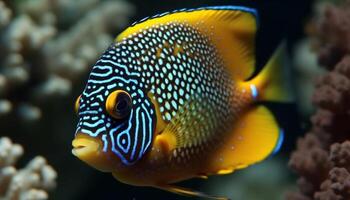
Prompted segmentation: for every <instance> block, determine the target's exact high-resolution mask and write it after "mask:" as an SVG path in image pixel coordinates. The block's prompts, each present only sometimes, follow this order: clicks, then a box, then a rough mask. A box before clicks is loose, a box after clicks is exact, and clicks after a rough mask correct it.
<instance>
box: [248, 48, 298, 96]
mask: <svg viewBox="0 0 350 200" xmlns="http://www.w3.org/2000/svg"><path fill="white" fill-rule="evenodd" d="M285 46H286V45H285V43H282V44H281V45H280V46H279V47H278V48H277V50H276V51H275V53H274V54H273V56H272V57H271V59H270V60H269V61H268V63H267V64H266V66H265V67H264V68H263V70H262V71H261V72H260V73H259V74H258V75H257V76H256V77H255V78H253V79H252V80H251V81H249V84H250V85H254V86H256V88H257V91H259V96H258V99H259V100H262V101H277V102H291V101H293V99H294V97H293V94H292V90H291V86H290V83H289V82H290V81H289V80H288V78H287V77H288V74H287V72H286V68H285V66H284V62H283V61H284V60H285V56H286V52H285V49H286V48H285Z"/></svg>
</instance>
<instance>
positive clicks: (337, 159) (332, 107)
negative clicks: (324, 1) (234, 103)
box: [287, 0, 350, 200]
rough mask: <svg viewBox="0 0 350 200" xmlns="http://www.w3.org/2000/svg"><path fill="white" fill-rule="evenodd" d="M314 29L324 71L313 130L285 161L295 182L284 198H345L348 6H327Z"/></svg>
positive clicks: (348, 191)
mask: <svg viewBox="0 0 350 200" xmlns="http://www.w3.org/2000/svg"><path fill="white" fill-rule="evenodd" d="M314 25H315V26H314V27H315V29H314V31H313V32H312V37H313V39H314V42H316V43H315V44H314V47H315V49H316V51H317V52H318V62H319V64H320V65H322V66H324V68H325V69H326V70H328V71H327V72H326V73H325V74H324V75H322V76H320V77H319V78H318V80H317V81H316V84H315V91H314V94H313V97H312V102H313V104H314V105H315V106H316V113H315V114H314V115H313V116H312V117H311V123H312V127H311V129H310V131H309V132H308V133H307V134H306V135H305V137H303V138H301V139H299V140H298V142H297V150H296V151H295V152H293V154H292V156H291V158H290V161H289V165H290V167H291V168H292V169H294V170H295V171H296V172H297V174H298V175H299V176H300V178H299V179H298V181H297V184H298V187H299V192H294V193H289V194H288V195H287V199H288V200H311V199H316V200H326V199H327V200H330V199H332V200H343V199H350V174H349V172H350V140H349V139H350V126H349V121H350V104H349V103H348V102H349V100H350V48H349V47H350V1H349V0H348V1H346V2H344V3H343V4H342V5H341V6H327V7H326V8H325V9H324V12H323V14H322V15H321V16H319V17H318V18H317V20H316V21H315V22H314Z"/></svg>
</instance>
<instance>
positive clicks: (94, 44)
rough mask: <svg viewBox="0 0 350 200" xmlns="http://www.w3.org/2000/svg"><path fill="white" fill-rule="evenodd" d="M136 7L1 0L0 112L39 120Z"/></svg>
mask: <svg viewBox="0 0 350 200" xmlns="http://www.w3.org/2000/svg"><path fill="white" fill-rule="evenodd" d="M133 12H134V9H133V7H132V6H131V5H130V4H128V3H126V2H124V1H111V0H109V1H102V0H86V1H67V0H55V1H54V0H29V1H15V2H12V1H5V0H0V117H7V116H10V115H11V114H13V115H14V116H16V117H18V118H19V119H24V120H27V121H31V120H32V121H33V120H37V119H39V118H40V117H41V116H42V109H41V107H43V105H44V104H45V102H48V101H49V100H53V101H54V100H56V101H57V99H59V97H64V96H68V95H70V94H72V88H73V86H74V83H75V82H77V81H79V82H82V79H83V78H85V76H86V75H87V73H88V71H89V69H90V68H91V66H92V65H93V64H94V62H95V61H96V60H97V58H98V56H99V55H100V54H101V53H102V52H103V51H104V50H105V49H106V47H107V46H108V45H109V44H110V43H112V42H113V36H115V34H116V33H117V32H118V31H120V30H121V29H122V28H124V27H125V26H126V25H127V24H128V22H129V18H130V16H131V15H132V14H133Z"/></svg>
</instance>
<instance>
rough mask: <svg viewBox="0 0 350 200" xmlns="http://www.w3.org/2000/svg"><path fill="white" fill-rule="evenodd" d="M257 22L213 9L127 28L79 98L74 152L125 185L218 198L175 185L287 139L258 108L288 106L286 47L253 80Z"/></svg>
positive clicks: (245, 13) (250, 159)
mask: <svg viewBox="0 0 350 200" xmlns="http://www.w3.org/2000/svg"><path fill="white" fill-rule="evenodd" d="M256 18H257V11H256V10H255V9H253V8H247V7H243V6H217V7H205V8H198V9H183V10H177V11H174V12H169V13H163V14H160V15H156V16H154V17H151V18H147V19H144V20H141V21H140V22H137V23H135V24H133V25H132V26H131V27H129V28H127V29H126V30H125V31H124V32H122V33H121V34H120V35H119V36H118V37H117V38H116V40H115V43H113V44H112V45H111V46H110V47H109V48H108V49H107V50H106V51H105V52H104V54H103V55H102V56H101V57H100V59H99V60H98V61H97V63H96V64H95V65H94V66H93V68H92V71H91V73H90V76H89V79H88V81H87V84H86V87H85V89H84V91H83V93H82V94H81V95H80V97H79V98H78V99H77V102H76V111H77V113H78V115H79V122H78V125H77V130H76V133H75V139H74V140H73V143H72V144H73V147H74V148H73V150H72V152H73V154H74V155H75V156H77V157H78V158H79V159H81V160H82V161H84V162H86V163H87V164H89V165H91V166H92V167H94V168H96V169H98V170H101V171H103V172H110V173H112V174H113V176H114V177H115V178H116V179H117V180H119V181H121V182H124V183H127V184H131V185H136V186H151V187H155V188H160V189H164V190H167V191H170V192H174V193H178V194H183V195H189V196H199V197H208V198H213V199H221V198H220V197H215V196H209V195H206V194H204V193H201V192H197V191H193V190H191V189H187V188H181V187H178V186H175V185H174V183H176V182H179V181H182V180H186V179H190V178H194V177H207V176H208V175H214V174H227V173H231V172H233V171H234V170H236V169H241V168H245V167H247V166H249V165H251V164H254V163H256V162H259V161H261V160H263V159H264V158H266V157H268V156H269V155H270V154H271V153H273V152H276V151H277V150H278V149H279V148H280V146H281V143H282V140H283V132H282V131H281V129H280V128H279V126H278V124H277V122H276V120H275V118H274V117H273V115H272V114H271V112H270V111H269V110H268V109H267V108H266V107H265V106H263V105H258V104H256V102H259V101H280V102H283V101H288V100H289V99H290V95H289V94H288V93H287V90H286V89H285V88H284V87H283V86H284V85H285V84H284V83H283V80H282V78H281V76H280V73H279V71H280V70H279V69H280V66H279V63H280V62H279V56H278V54H279V52H280V50H277V51H276V53H275V54H274V55H273V56H272V58H271V59H270V61H268V63H267V64H266V66H265V67H264V68H263V70H262V71H261V72H259V73H258V74H257V75H256V76H254V77H252V78H251V76H252V75H253V74H254V72H255V70H256V69H255V34H256V31H257V19H256ZM248 79H249V80H248Z"/></svg>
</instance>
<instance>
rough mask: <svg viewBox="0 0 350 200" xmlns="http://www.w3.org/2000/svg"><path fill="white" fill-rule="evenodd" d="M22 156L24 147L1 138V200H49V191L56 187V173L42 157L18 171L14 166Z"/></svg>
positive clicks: (36, 158)
mask: <svg viewBox="0 0 350 200" xmlns="http://www.w3.org/2000/svg"><path fill="white" fill-rule="evenodd" d="M22 154H23V148H22V146H20V145H18V144H13V143H12V142H11V140H10V139H9V138H6V137H2V138H0V199H1V200H17V199H19V200H30V199H37V200H41V199H48V193H47V191H49V190H51V189H53V188H54V187H55V186H56V177H57V174H56V171H55V170H54V169H53V168H52V167H51V166H50V165H48V164H47V163H46V160H45V159H44V158H43V157H41V156H37V157H35V158H34V159H33V160H31V161H30V162H29V163H28V164H27V165H26V167H24V168H23V169H16V168H15V167H14V165H15V164H16V162H17V160H18V159H19V158H20V157H21V156H22Z"/></svg>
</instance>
